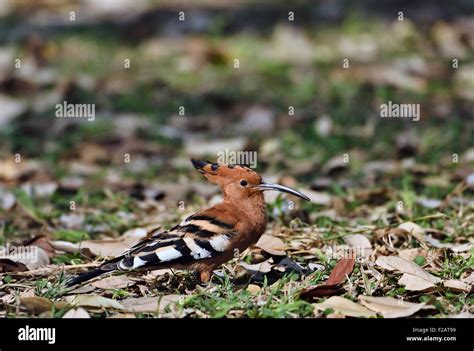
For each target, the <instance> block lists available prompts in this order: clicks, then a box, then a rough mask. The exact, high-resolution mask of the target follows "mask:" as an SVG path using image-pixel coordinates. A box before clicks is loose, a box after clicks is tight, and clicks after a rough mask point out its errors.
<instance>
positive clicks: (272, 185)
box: [257, 182, 310, 201]
mask: <svg viewBox="0 0 474 351" xmlns="http://www.w3.org/2000/svg"><path fill="white" fill-rule="evenodd" d="M257 189H259V190H262V191H263V190H277V191H281V192H283V193H288V194H291V195H295V196H298V197H300V198H302V199H304V200H306V201H310V199H309V197H307V196H306V195H305V194H302V193H300V192H299V191H297V190H295V189H291V188H288V187H287V186H284V185H280V184H275V183H270V182H261V183H260V184H259V185H258V186H257Z"/></svg>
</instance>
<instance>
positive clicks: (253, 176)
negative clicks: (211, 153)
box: [191, 159, 262, 185]
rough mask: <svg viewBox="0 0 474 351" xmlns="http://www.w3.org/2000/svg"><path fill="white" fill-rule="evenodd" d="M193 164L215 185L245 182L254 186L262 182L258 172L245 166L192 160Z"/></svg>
mask: <svg viewBox="0 0 474 351" xmlns="http://www.w3.org/2000/svg"><path fill="white" fill-rule="evenodd" d="M191 162H192V164H193V166H194V167H195V168H196V169H197V170H198V171H199V172H200V173H202V174H203V175H204V176H205V177H206V178H207V179H208V180H209V181H210V182H211V183H214V184H219V185H223V184H226V183H228V182H230V181H235V180H239V181H241V180H245V181H247V182H249V183H252V184H259V183H260V182H261V181H262V177H261V176H260V175H259V174H258V173H257V172H255V171H254V170H252V169H251V168H249V167H247V166H244V165H232V164H229V165H228V164H223V163H216V162H210V161H200V160H195V159H191Z"/></svg>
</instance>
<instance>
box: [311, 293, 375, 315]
mask: <svg viewBox="0 0 474 351" xmlns="http://www.w3.org/2000/svg"><path fill="white" fill-rule="evenodd" d="M313 306H314V308H315V309H316V310H318V311H324V310H326V309H328V308H331V309H333V310H334V311H335V312H337V313H340V314H343V315H344V316H349V317H375V316H376V315H377V314H376V313H375V312H373V311H371V310H369V309H367V308H366V307H364V306H361V305H359V304H357V303H355V302H353V301H351V300H348V299H345V298H343V297H340V296H332V297H330V298H329V299H327V300H326V301H323V302H321V303H316V304H313Z"/></svg>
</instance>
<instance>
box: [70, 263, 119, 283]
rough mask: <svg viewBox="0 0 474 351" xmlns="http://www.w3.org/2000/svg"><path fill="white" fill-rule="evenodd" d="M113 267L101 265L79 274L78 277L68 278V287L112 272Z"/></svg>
mask: <svg viewBox="0 0 474 351" xmlns="http://www.w3.org/2000/svg"><path fill="white" fill-rule="evenodd" d="M110 271H111V269H103V268H101V267H99V268H97V269H94V270H92V271H89V272H85V273H82V274H80V275H78V276H77V277H71V278H69V279H68V280H66V287H68V288H69V287H71V286H73V285H77V284H81V283H84V282H86V281H88V280H91V279H93V278H95V277H98V276H99V275H102V274H104V273H107V272H110Z"/></svg>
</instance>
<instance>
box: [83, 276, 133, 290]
mask: <svg viewBox="0 0 474 351" xmlns="http://www.w3.org/2000/svg"><path fill="white" fill-rule="evenodd" d="M135 284H136V282H135V281H134V280H132V279H130V278H128V277H126V276H124V275H120V276H111V277H105V278H102V279H100V280H97V281H95V282H92V283H91V285H92V286H93V287H96V288H99V289H123V288H127V287H130V286H132V285H135Z"/></svg>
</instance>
